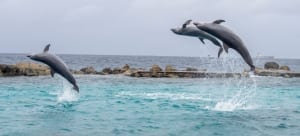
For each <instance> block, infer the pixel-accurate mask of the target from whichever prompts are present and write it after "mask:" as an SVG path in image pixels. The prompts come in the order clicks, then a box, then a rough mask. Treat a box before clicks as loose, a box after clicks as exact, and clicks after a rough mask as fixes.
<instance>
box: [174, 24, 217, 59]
mask: <svg viewBox="0 0 300 136" xmlns="http://www.w3.org/2000/svg"><path fill="white" fill-rule="evenodd" d="M191 22H192V20H187V21H186V22H185V23H184V24H183V25H182V27H181V28H172V29H171V31H172V32H174V33H175V34H178V35H184V36H192V37H198V38H199V39H200V41H201V42H202V43H203V44H205V42H204V39H207V40H210V41H211V42H212V43H213V44H215V45H216V46H218V47H220V48H219V52H218V57H220V54H221V53H222V51H223V48H222V45H221V44H220V42H219V41H218V40H217V39H216V38H215V37H213V36H212V35H210V34H209V33H207V32H204V31H202V30H199V29H197V28H196V27H195V26H188V25H189V24H190V23H191Z"/></svg>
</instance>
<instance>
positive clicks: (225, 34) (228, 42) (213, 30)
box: [194, 20, 255, 71]
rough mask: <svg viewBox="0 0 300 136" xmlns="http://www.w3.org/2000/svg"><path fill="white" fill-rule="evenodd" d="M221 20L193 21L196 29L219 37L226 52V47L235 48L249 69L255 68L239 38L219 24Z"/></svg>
mask: <svg viewBox="0 0 300 136" xmlns="http://www.w3.org/2000/svg"><path fill="white" fill-rule="evenodd" d="M222 22H225V20H216V21H214V22H212V23H197V22H194V25H195V26H196V27H197V28H198V29H200V30H202V31H205V32H207V33H209V34H211V35H213V36H215V37H217V38H218V39H220V40H221V41H222V42H223V47H224V50H225V51H226V52H228V48H232V49H234V50H236V51H237V52H238V53H239V54H240V55H241V56H242V57H243V59H244V61H245V62H246V63H247V64H248V65H249V66H250V68H251V71H253V70H255V66H254V65H253V61H252V58H251V56H250V53H249V51H248V49H247V48H246V46H245V45H244V43H243V41H242V40H241V38H240V37H239V36H238V35H236V34H235V33H234V32H232V31H231V30H230V29H228V28H227V27H225V26H222V25H220V24H221V23H222Z"/></svg>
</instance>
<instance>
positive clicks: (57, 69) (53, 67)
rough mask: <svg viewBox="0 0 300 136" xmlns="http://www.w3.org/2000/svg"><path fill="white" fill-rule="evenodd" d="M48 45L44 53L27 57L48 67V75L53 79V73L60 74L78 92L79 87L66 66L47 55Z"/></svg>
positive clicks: (56, 58)
mask: <svg viewBox="0 0 300 136" xmlns="http://www.w3.org/2000/svg"><path fill="white" fill-rule="evenodd" d="M49 47H50V44H48V45H46V47H45V49H44V52H42V53H38V54H34V55H28V56H27V57H29V58H30V59H32V60H35V61H39V62H42V63H45V64H47V65H48V66H49V67H50V74H51V76H52V77H53V76H54V74H55V73H57V74H60V75H61V76H62V77H64V78H65V79H67V80H68V81H69V82H70V83H71V84H72V85H73V89H74V90H76V91H77V92H79V87H78V85H77V84H76V80H75V78H74V77H73V75H72V74H71V72H70V70H69V68H68V66H67V65H66V64H65V63H64V62H63V61H62V60H61V59H60V58H59V57H58V56H56V55H54V54H50V53H48V51H49Z"/></svg>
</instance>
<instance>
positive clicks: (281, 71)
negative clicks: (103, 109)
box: [0, 62, 300, 78]
mask: <svg viewBox="0 0 300 136" xmlns="http://www.w3.org/2000/svg"><path fill="white" fill-rule="evenodd" d="M266 68H267V69H266ZM70 71H71V72H72V73H73V74H80V75H88V74H93V75H108V74H122V75H125V76H130V77H148V78H150V77H154V78H230V77H249V74H248V72H242V73H217V72H207V71H206V69H198V68H190V67H188V68H186V69H185V70H183V71H179V70H176V68H175V67H173V66H172V65H167V66H166V67H165V69H164V70H163V69H162V68H161V67H160V66H159V65H156V64H154V65H152V67H151V68H150V69H149V70H145V69H142V68H132V67H130V66H129V65H128V64H125V65H124V66H123V67H121V68H118V67H115V68H113V69H112V68H109V67H108V68H104V69H103V70H102V71H96V70H95V68H94V67H92V66H88V67H84V68H81V69H80V70H70ZM49 74H50V69H49V67H48V66H46V65H42V64H36V63H31V62H22V63H17V64H15V65H6V64H0V76H2V77H3V76H41V75H49ZM254 74H255V75H258V76H273V77H286V78H290V77H300V73H297V72H292V71H290V68H289V67H288V66H280V65H279V64H278V63H276V62H274V63H273V62H267V63H266V64H265V69H262V68H256V70H255V71H254Z"/></svg>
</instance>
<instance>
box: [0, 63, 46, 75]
mask: <svg viewBox="0 0 300 136" xmlns="http://www.w3.org/2000/svg"><path fill="white" fill-rule="evenodd" d="M0 71H1V72H0V73H1V75H2V76H39V75H48V74H50V69H49V67H47V66H44V65H40V64H35V63H29V62H23V63H17V64H16V65H5V64H1V65H0Z"/></svg>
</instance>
